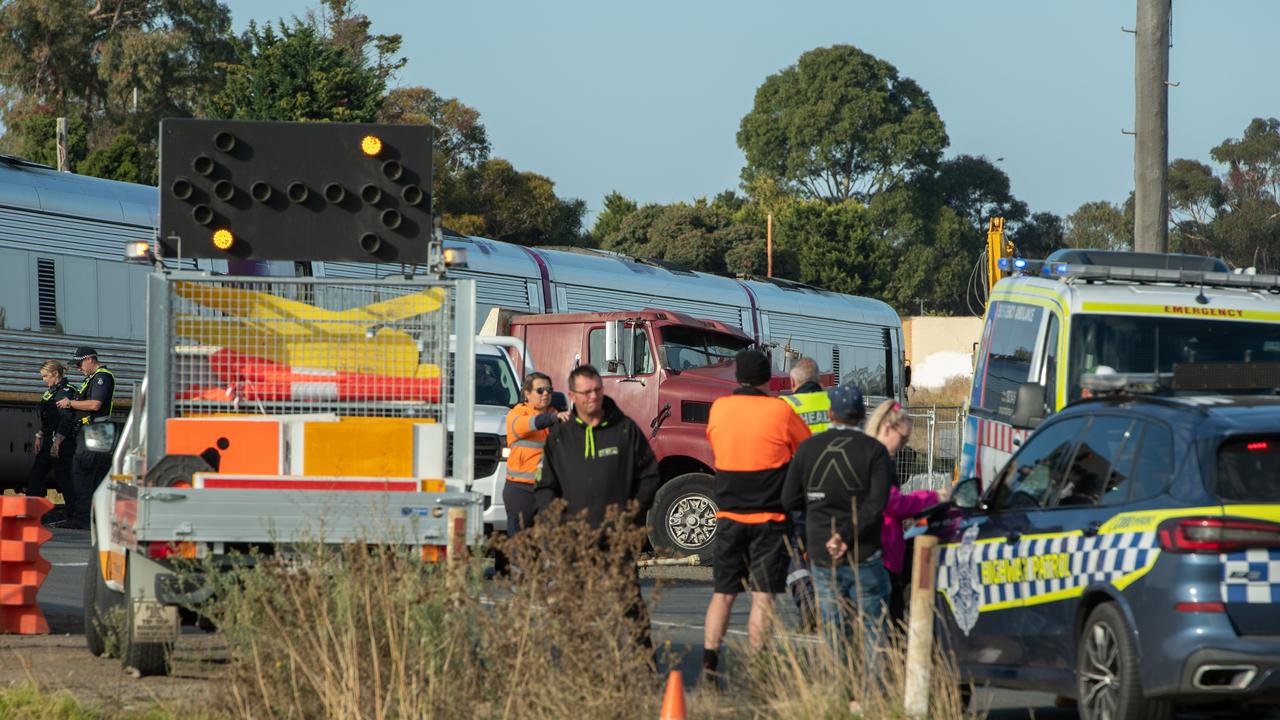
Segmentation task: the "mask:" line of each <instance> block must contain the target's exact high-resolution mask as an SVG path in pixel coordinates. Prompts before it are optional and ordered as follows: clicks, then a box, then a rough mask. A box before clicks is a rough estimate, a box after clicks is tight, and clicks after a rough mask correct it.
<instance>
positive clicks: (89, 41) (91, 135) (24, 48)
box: [0, 0, 232, 180]
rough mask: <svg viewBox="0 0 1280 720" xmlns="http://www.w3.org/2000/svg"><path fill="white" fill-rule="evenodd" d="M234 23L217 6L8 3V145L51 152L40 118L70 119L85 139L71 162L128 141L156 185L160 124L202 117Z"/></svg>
mask: <svg viewBox="0 0 1280 720" xmlns="http://www.w3.org/2000/svg"><path fill="white" fill-rule="evenodd" d="M230 27H231V18H230V13H229V12H228V10H227V8H226V7H225V6H224V5H222V4H221V3H220V2H217V1H216V0H122V1H118V2H111V3H107V2H88V0H65V1H63V2H47V0H9V1H7V2H4V3H0V78H3V86H2V88H0V100H2V101H3V104H2V106H0V114H2V115H3V118H2V119H3V122H4V127H5V136H4V139H3V142H2V144H3V146H4V148H5V149H6V150H8V151H10V152H15V151H17V152H26V151H29V150H31V149H33V148H35V149H38V148H41V147H44V146H45V144H46V143H47V142H48V139H49V138H50V137H52V136H51V135H46V134H44V131H45V127H46V122H45V121H44V120H42V119H41V118H46V119H47V120H48V122H49V123H51V122H52V119H53V118H56V117H59V116H63V117H68V118H70V119H72V127H73V133H74V132H75V130H74V128H75V127H76V122H77V121H78V122H79V126H80V128H81V129H82V130H83V132H84V140H85V142H84V145H83V146H82V147H79V148H76V147H74V146H73V148H72V152H71V153H70V159H71V160H72V161H73V164H74V163H76V162H78V161H80V160H82V159H84V158H85V156H86V155H87V154H88V152H89V151H90V150H96V149H103V150H106V149H107V148H109V147H111V146H115V145H118V143H119V140H118V138H120V137H121V136H126V137H130V138H133V139H134V141H135V144H136V146H137V147H136V149H137V154H138V157H139V158H140V162H141V163H142V165H141V166H140V170H141V172H142V176H143V178H144V179H147V180H151V179H153V178H154V166H155V160H154V158H155V138H156V134H157V129H158V124H159V119H160V118H161V117H167V116H191V115H196V114H200V113H202V112H203V111H204V108H205V107H206V105H207V99H208V98H209V97H210V96H211V95H212V94H213V92H214V91H215V90H216V89H217V88H218V87H219V86H220V84H221V77H222V71H221V69H220V63H222V62H223V61H225V60H227V59H229V58H230V57H231V47H232V46H231V39H232V38H231V33H230ZM35 133H40V134H38V135H37V134H35ZM32 159H38V158H35V157H34V156H33V157H32ZM39 159H43V158H39Z"/></svg>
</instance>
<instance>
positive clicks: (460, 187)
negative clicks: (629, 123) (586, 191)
mask: <svg viewBox="0 0 1280 720" xmlns="http://www.w3.org/2000/svg"><path fill="white" fill-rule="evenodd" d="M437 200H438V204H437V207H438V208H439V210H440V212H441V213H442V214H443V216H444V223H445V224H446V225H448V226H449V227H450V228H451V229H453V230H456V231H459V232H465V233H467V234H472V235H483V236H485V237H490V238H493V239H495V240H503V241H506V242H513V243H517V244H520V245H580V244H583V242H584V240H583V237H582V217H583V215H585V214H586V209H587V208H586V203H584V202H583V201H581V200H578V199H568V200H565V199H561V198H559V197H557V196H556V194H555V183H553V182H552V181H551V180H550V179H549V178H547V177H546V176H543V175H538V174H537V173H532V172H520V171H518V170H516V169H515V167H513V166H512V165H511V163H510V162H508V161H506V160H503V159H501V158H493V159H489V160H486V161H485V162H483V163H481V164H480V165H478V166H477V167H474V168H468V169H466V170H463V171H462V172H461V173H459V175H458V179H457V182H455V183H452V184H450V186H449V187H447V188H443V189H441V191H440V192H438V193H437Z"/></svg>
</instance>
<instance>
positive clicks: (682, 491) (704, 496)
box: [649, 472, 719, 564]
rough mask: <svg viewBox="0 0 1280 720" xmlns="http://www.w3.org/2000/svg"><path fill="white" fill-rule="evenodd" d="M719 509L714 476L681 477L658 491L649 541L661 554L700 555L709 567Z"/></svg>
mask: <svg viewBox="0 0 1280 720" xmlns="http://www.w3.org/2000/svg"><path fill="white" fill-rule="evenodd" d="M718 509H719V508H717V507H716V501H715V494H714V491H713V489H712V485H711V476H710V475H708V474H706V473H700V472H693V473H685V474H684V475H677V476H676V477H674V478H671V479H670V480H668V481H667V482H666V483H665V484H664V485H663V486H662V487H660V488H658V495H657V497H656V498H654V502H653V508H652V509H651V510H650V511H649V542H650V543H651V544H652V545H653V549H654V550H657V551H659V552H668V553H673V554H677V555H689V554H696V555H697V556H698V557H699V558H701V560H702V562H703V563H704V564H705V563H707V562H709V561H710V560H711V548H712V545H711V540H712V538H714V537H715V534H716V511H717V510H718Z"/></svg>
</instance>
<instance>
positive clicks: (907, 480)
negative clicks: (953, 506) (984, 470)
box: [897, 405, 964, 492]
mask: <svg viewBox="0 0 1280 720" xmlns="http://www.w3.org/2000/svg"><path fill="white" fill-rule="evenodd" d="M907 414H908V415H910V416H911V421H912V430H911V440H910V442H908V443H907V446H906V447H904V448H903V449H902V450H899V451H898V478H897V480H898V483H899V485H900V486H901V488H902V491H903V492H910V491H913V490H938V489H941V488H943V487H946V486H948V485H950V484H951V481H952V473H953V472H954V470H955V466H956V463H958V462H959V461H960V435H961V430H962V428H963V427H964V408H962V407H954V406H939V405H916V406H908V407H907Z"/></svg>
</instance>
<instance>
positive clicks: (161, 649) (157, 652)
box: [121, 572, 173, 677]
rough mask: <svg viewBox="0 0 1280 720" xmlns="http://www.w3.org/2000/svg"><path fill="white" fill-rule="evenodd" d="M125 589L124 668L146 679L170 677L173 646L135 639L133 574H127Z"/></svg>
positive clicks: (122, 655)
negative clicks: (170, 658) (155, 676)
mask: <svg viewBox="0 0 1280 720" xmlns="http://www.w3.org/2000/svg"><path fill="white" fill-rule="evenodd" d="M124 588H125V591H124V596H125V609H126V613H125V615H126V617H127V623H126V626H125V628H124V630H123V632H122V634H123V635H124V648H123V652H121V660H123V661H124V666H125V667H126V668H132V669H133V670H135V671H137V673H138V674H139V675H141V676H144V677H145V676H147V675H168V674H169V670H170V667H169V656H170V655H171V654H172V653H173V645H172V644H170V643H145V642H136V641H135V640H134V639H133V613H134V611H135V608H134V602H133V573H130V572H126V573H125V576H124Z"/></svg>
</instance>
